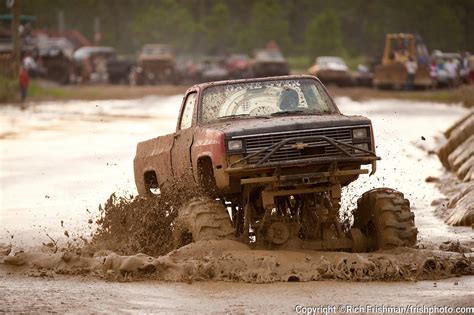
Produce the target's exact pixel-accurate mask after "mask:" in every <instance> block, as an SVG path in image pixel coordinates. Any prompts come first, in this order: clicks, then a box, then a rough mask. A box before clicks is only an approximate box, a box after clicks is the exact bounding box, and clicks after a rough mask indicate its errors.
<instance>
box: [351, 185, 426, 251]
mask: <svg viewBox="0 0 474 315" xmlns="http://www.w3.org/2000/svg"><path fill="white" fill-rule="evenodd" d="M353 227H354V228H358V229H360V230H361V231H362V233H363V234H365V235H366V236H367V237H368V239H369V244H370V245H369V248H368V250H369V251H370V250H378V249H391V248H395V247H411V246H414V245H415V244H416V237H417V234H418V230H417V229H416V227H415V215H414V213H413V212H412V211H410V202H409V201H408V200H407V199H405V198H404V196H403V194H402V193H401V192H399V191H396V190H393V189H390V188H376V189H372V190H369V191H367V192H365V193H364V194H363V195H362V196H361V197H360V198H359V200H357V209H356V210H355V211H354V225H353Z"/></svg>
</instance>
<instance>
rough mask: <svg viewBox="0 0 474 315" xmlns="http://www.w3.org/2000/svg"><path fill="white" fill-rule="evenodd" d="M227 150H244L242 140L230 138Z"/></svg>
mask: <svg viewBox="0 0 474 315" xmlns="http://www.w3.org/2000/svg"><path fill="white" fill-rule="evenodd" d="M227 150H229V151H240V150H242V140H230V141H228V142H227Z"/></svg>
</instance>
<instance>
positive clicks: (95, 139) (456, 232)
mask: <svg viewBox="0 0 474 315" xmlns="http://www.w3.org/2000/svg"><path fill="white" fill-rule="evenodd" d="M180 100H181V96H179V95H176V96H149V97H145V98H141V99H138V100H114V101H110V100H104V101H68V102H45V103H41V104H34V105H31V106H29V107H28V108H27V109H26V110H21V109H20V108H19V107H18V106H15V105H12V106H4V107H2V108H0V126H1V130H2V131H1V132H2V134H1V135H0V150H1V153H2V154H1V157H0V165H1V173H0V178H1V181H0V182H1V187H0V189H1V192H2V194H1V200H0V201H1V208H0V217H1V218H2V220H1V222H0V242H2V243H7V244H8V243H11V244H12V245H13V248H12V251H13V252H18V251H20V250H21V249H26V250H31V247H37V246H38V245H41V243H47V242H49V241H50V238H49V237H51V238H53V239H55V240H57V241H58V242H59V243H62V244H65V243H66V242H68V241H70V240H71V239H73V238H77V237H78V236H79V235H88V234H89V233H91V232H92V231H93V229H94V227H93V226H91V225H90V224H88V220H89V219H90V218H94V217H95V216H96V215H97V213H98V212H97V205H98V204H99V203H102V202H104V201H105V199H106V198H107V197H108V196H109V195H110V193H111V192H114V191H116V192H119V193H121V194H136V192H135V188H134V183H133V170H132V167H131V165H132V159H133V156H134V153H135V145H136V143H137V142H138V141H140V140H143V139H148V138H151V137H156V136H158V135H161V134H164V133H168V132H172V131H173V129H174V126H175V119H176V115H177V113H178V107H179V103H180ZM336 102H337V103H338V105H339V106H340V108H341V110H342V112H344V113H346V114H360V115H365V116H368V117H370V118H371V119H372V120H373V125H374V129H375V137H376V145H377V152H378V154H379V155H380V156H382V161H381V162H380V163H379V165H378V171H377V173H376V175H375V176H372V177H364V178H361V179H359V180H358V181H356V182H355V183H353V184H352V185H351V186H349V187H348V188H347V189H345V191H344V200H343V209H346V210H349V209H352V207H353V206H354V202H355V200H356V198H357V196H359V195H360V194H361V193H362V192H363V191H366V190H368V189H370V188H373V187H380V186H387V187H392V188H395V189H398V190H400V191H403V192H405V194H406V196H407V198H408V199H410V201H411V205H412V208H413V210H414V212H415V215H416V224H417V226H418V229H419V231H420V233H419V246H420V247H421V248H427V249H428V250H434V251H435V252H436V250H437V249H438V248H439V246H440V245H442V244H443V242H445V241H451V242H456V241H458V240H459V241H460V242H461V243H462V244H464V245H465V246H467V247H468V248H472V247H473V241H474V240H473V234H472V228H470V227H449V226H447V225H446V224H444V222H443V221H442V220H441V219H439V218H437V217H436V216H435V215H434V212H433V207H432V206H431V202H432V200H433V199H435V198H437V197H439V195H440V192H439V191H438V190H437V188H436V187H435V186H434V185H432V184H429V183H426V182H425V179H426V177H428V176H437V175H439V174H441V173H442V172H443V170H442V168H441V165H440V163H439V161H438V160H437V158H436V157H435V156H433V155H428V154H427V151H426V147H430V146H431V145H434V138H435V136H436V135H437V133H438V132H440V131H442V130H444V129H446V128H447V127H449V125H450V124H451V123H452V122H454V121H455V120H456V119H458V118H459V117H461V116H462V115H463V114H464V113H465V112H466V110H465V109H463V108H461V107H457V106H447V105H443V104H439V103H438V104H437V103H427V102H412V101H400V100H393V99H392V100H371V101H354V100H351V99H349V98H348V97H338V98H336ZM423 139H424V140H423ZM32 152H34V158H31V156H32ZM71 166H73V167H71ZM65 231H67V235H65ZM46 234H47V235H46ZM12 237H13V238H12ZM208 248H214V247H213V246H208ZM430 253H431V252H430ZM436 253H438V252H436ZM234 255H237V256H233V257H230V258H229V259H230V260H240V261H244V262H245V261H247V260H248V259H246V258H245V259H244V258H243V257H247V256H243V257H240V258H239V257H238V255H239V254H234ZM272 255H273V254H272ZM275 255H277V256H278V255H279V257H280V256H281V257H280V258H278V259H280V260H285V257H286V254H285V253H277V254H275ZM315 255H320V253H319V254H315ZM331 255H332V254H327V255H325V256H324V257H326V256H327V257H326V259H329V258H328V257H331ZM334 255H336V256H335V257H336V258H335V262H339V261H340V258H341V257H345V256H344V255H346V254H343V255H342V256H338V254H337V253H336V254H334ZM404 255H405V256H404V257H406V258H404V259H405V260H407V261H409V260H410V257H411V256H409V255H408V256H407V255H406V254H404ZM415 255H416V254H415ZM430 255H431V254H430ZM436 255H438V254H436ZM439 255H443V254H439ZM455 255H457V256H456V257H461V256H462V254H455ZM459 255H461V256H459ZM178 256H179V255H178ZM270 256H271V255H270ZM349 256H350V255H349ZM349 256H348V257H349ZM419 256H420V257H421V256H422V255H419ZM187 257H188V258H189V257H191V258H193V257H196V255H192V253H191V255H188V256H187ZM216 257H217V258H218V259H217V260H216V261H218V262H219V257H220V256H216ZM236 257H237V258H236ZM301 257H302V261H306V258H305V257H306V256H301ZM350 257H352V256H350ZM211 258H212V255H211ZM247 258H248V257H247ZM311 259H315V260H317V261H318V262H320V261H321V256H318V257H317V258H316V257H315V258H311ZM412 260H413V261H415V260H416V259H414V258H413V257H412ZM175 261H178V262H186V261H188V262H189V259H188V260H185V259H179V257H178V258H176V259H175ZM203 261H205V259H203ZM248 261H250V262H252V261H253V260H252V259H250V260H248ZM255 261H257V260H255ZM267 261H268V259H267ZM273 261H274V260H273ZM399 261H400V259H399ZM292 264H295V266H296V267H295V268H296V269H297V270H300V271H301V270H302V269H303V267H301V266H299V265H298V264H296V263H295V262H294V261H293V260H291V259H290V260H289V261H287V262H286V263H285V268H289V269H288V270H287V272H286V273H285V274H286V275H288V276H291V275H292V274H291V272H289V271H291V265H292ZM344 264H346V263H344ZM303 265H304V266H311V265H307V264H306V262H304V263H303ZM157 266H159V264H157ZM223 266H224V267H225V264H224V265H223ZM250 266H251V267H252V268H256V266H255V265H252V264H251V263H250ZM259 266H261V264H260V265H259ZM298 266H299V267H298ZM436 266H438V265H436V264H435V268H438V267H436ZM395 267H396V265H395ZM252 268H250V269H249V271H251V270H252ZM298 268H300V269H298ZM211 269H213V268H211ZM214 269H215V268H214ZM267 269H268V266H267ZM270 269H271V268H270ZM32 270H33V271H32ZM34 270H36V271H34ZM310 270H313V269H311V268H310ZM293 271H295V270H293ZM233 272H235V270H233ZM168 274H173V273H168ZM282 274H283V273H282ZM0 278H1V281H0V296H1V297H0V312H2V311H3V312H22V311H27V312H71V313H90V312H152V313H153V312H158V311H160V312H167V311H168V312H188V311H191V310H193V311H197V312H199V313H204V312H206V313H207V312H209V311H211V312H224V311H233V312H247V311H251V312H283V313H289V312H293V311H294V310H295V306H296V305H297V304H299V305H304V306H317V305H328V304H330V305H332V304H334V305H339V304H344V305H346V304H353V305H368V304H379V305H410V304H418V305H433V304H436V305H452V306H469V304H471V306H472V300H473V297H474V289H473V288H474V277H473V276H462V277H454V278H449V279H445V280H424V281H414V280H413V281H403V282H392V281H389V282H377V281H375V282H365V281H363V282H354V283H351V282H344V281H342V282H341V281H332V280H325V281H317V282H314V281H313V282H306V283H303V282H299V283H280V282H276V283H268V284H259V285H255V284H246V283H234V282H214V281H205V282H202V281H194V280H192V281H191V282H192V283H191V284H186V283H174V282H163V281H157V280H156V279H147V278H146V277H145V278H140V280H139V281H137V279H132V280H135V281H131V282H125V283H124V282H122V281H123V280H124V279H123V278H120V277H119V278H112V279H110V278H108V277H103V276H90V275H86V276H81V275H75V276H65V275H58V274H56V273H51V272H48V271H47V270H46V271H45V272H43V271H42V270H41V269H38V268H37V267H36V268H33V269H27V270H24V269H21V268H20V269H18V267H14V266H10V265H6V264H0ZM432 278H433V279H434V278H436V277H432ZM106 279H109V280H106ZM217 279H219V278H217ZM292 279H294V278H292ZM395 279H400V278H395ZM166 280H183V278H180V279H176V278H172V277H171V278H169V279H166ZM280 280H281V279H280ZM288 280H290V278H289V277H287V278H286V281H288ZM294 280H295V279H294ZM299 280H301V281H304V280H307V279H303V278H302V279H299ZM309 280H311V279H309ZM320 280H322V279H320ZM339 280H341V279H339ZM366 280H367V279H366ZM392 280H393V279H392ZM193 281H194V282H193ZM256 282H258V281H256ZM262 282H267V281H262ZM268 282H271V281H268ZM276 296H277V297H283V296H284V297H285V298H275V297H276Z"/></svg>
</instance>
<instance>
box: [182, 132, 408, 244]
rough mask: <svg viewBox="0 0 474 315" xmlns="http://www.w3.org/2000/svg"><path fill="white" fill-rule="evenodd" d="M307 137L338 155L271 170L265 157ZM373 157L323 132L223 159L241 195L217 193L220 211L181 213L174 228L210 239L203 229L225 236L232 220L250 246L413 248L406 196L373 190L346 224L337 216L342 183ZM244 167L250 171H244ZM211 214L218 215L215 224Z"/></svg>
mask: <svg viewBox="0 0 474 315" xmlns="http://www.w3.org/2000/svg"><path fill="white" fill-rule="evenodd" d="M311 141H313V142H314V141H318V142H324V143H328V144H329V145H331V146H334V147H335V148H337V150H339V151H340V152H341V155H338V156H334V157H313V158H310V159H305V162H306V163H307V164H308V165H319V166H320V167H318V168H315V169H319V170H321V169H322V170H323V171H314V172H302V170H306V169H305V168H304V167H296V166H295V167H291V166H290V167H288V165H287V163H281V162H279V163H278V164H279V166H277V167H274V166H275V164H276V163H274V162H271V157H272V155H273V154H275V153H276V152H278V150H279V148H282V147H283V146H284V145H287V144H288V143H290V144H291V143H311ZM255 157H258V158H257V160H256V161H254V163H252V164H250V165H249V164H246V163H245V162H246V161H248V160H250V159H255ZM378 159H379V158H378V157H377V156H376V155H375V153H373V152H371V151H369V150H365V149H361V148H359V147H356V146H354V145H352V144H348V143H344V142H341V141H337V140H335V139H331V138H328V137H324V136H307V137H298V138H287V139H285V140H282V141H280V142H278V143H276V144H274V145H271V146H268V147H266V148H264V149H262V150H260V151H258V152H255V153H253V154H249V155H247V156H246V157H244V158H242V159H239V160H237V161H235V162H233V163H232V164H230V166H229V168H228V169H227V172H228V173H230V174H239V176H241V177H240V179H239V180H240V185H241V192H240V193H237V194H235V193H234V194H230V195H222V196H220V200H221V203H222V204H221V208H220V209H221V210H218V209H217V208H215V209H214V208H213V209H214V210H213V212H212V213H211V212H206V211H205V210H198V212H199V211H201V212H199V213H198V214H196V209H194V210H185V211H184V213H186V214H185V215H184V216H185V217H186V220H184V221H187V223H186V224H181V226H186V225H187V226H192V227H191V228H187V229H186V228H181V229H180V233H183V231H186V233H188V234H187V237H188V239H190V238H189V234H191V235H192V237H191V238H192V239H193V240H194V241H197V240H200V239H209V238H212V236H211V237H209V233H207V232H208V231H209V229H213V230H214V231H216V233H217V234H215V235H220V236H219V237H217V238H221V236H225V237H228V236H229V233H228V231H229V230H230V228H229V226H228V225H229V224H231V226H232V234H233V235H234V237H236V238H237V239H239V240H240V241H242V242H244V243H247V244H249V245H250V246H251V247H253V248H257V249H284V248H300V249H310V250H336V251H337V250H343V251H353V252H365V251H372V250H377V249H385V248H392V247H396V246H413V245H414V244H415V243H416V235H417V230H416V228H415V225H414V215H413V213H412V212H411V211H410V206H409V202H408V200H406V199H405V198H404V196H403V194H401V193H400V192H397V191H395V190H392V189H389V188H378V189H373V190H371V191H368V192H366V193H364V194H363V196H362V197H361V198H360V199H359V201H358V207H357V209H355V210H354V212H353V213H352V214H353V217H354V222H353V224H351V222H350V219H349V216H347V215H346V218H345V219H343V218H342V213H341V212H340V208H341V206H340V202H341V187H342V186H344V185H347V184H348V183H349V182H351V181H353V180H355V179H357V177H358V176H359V175H361V174H367V173H368V172H369V170H368V169H363V168H361V166H362V165H363V164H372V173H373V172H374V171H375V161H376V160H378ZM290 162H292V163H295V161H288V163H290ZM296 162H297V163H301V161H296ZM283 166H287V168H286V169H284V168H283ZM348 166H351V167H348ZM269 167H273V168H272V170H273V171H272V173H269V172H268V171H267V172H260V174H259V175H260V176H255V169H257V170H258V169H262V168H263V169H268V168H269ZM246 172H247V173H248V174H252V176H245V174H246ZM195 208H196V207H195ZM206 213H207V214H206ZM228 213H231V221H228V220H227V221H228V222H226V223H224V222H223V221H222V217H223V216H227V214H228ZM202 214H206V215H204V216H203V215H202ZM179 215H180V214H179ZM215 218H218V219H219V220H220V221H219V223H218V224H217V223H216V221H215ZM213 220H214V222H213ZM181 221H183V220H181ZM199 222H203V223H202V224H201V223H199ZM193 231H194V232H193ZM203 231H206V233H207V234H206V236H204V234H203ZM183 235H184V234H183ZM211 235H213V234H211ZM178 238H179V237H178ZM178 243H181V244H182V243H183V242H181V241H178Z"/></svg>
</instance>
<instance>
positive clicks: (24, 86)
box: [18, 66, 30, 102]
mask: <svg viewBox="0 0 474 315" xmlns="http://www.w3.org/2000/svg"><path fill="white" fill-rule="evenodd" d="M18 81H19V84H20V99H21V102H24V101H25V99H26V95H27V94H28V86H29V85H30V77H29V75H28V71H26V69H25V68H24V67H23V66H21V67H20V75H19V76H18Z"/></svg>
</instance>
